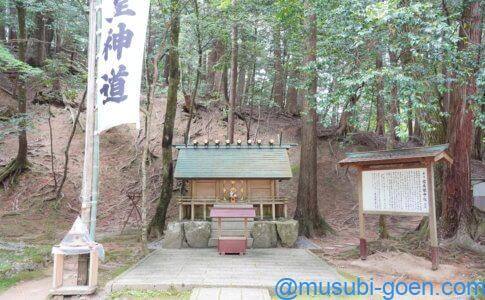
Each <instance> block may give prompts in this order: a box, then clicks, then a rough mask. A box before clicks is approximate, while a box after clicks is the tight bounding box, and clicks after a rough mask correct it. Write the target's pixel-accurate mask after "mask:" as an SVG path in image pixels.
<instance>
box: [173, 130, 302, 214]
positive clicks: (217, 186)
mask: <svg viewBox="0 0 485 300" xmlns="http://www.w3.org/2000/svg"><path fill="white" fill-rule="evenodd" d="M291 146H292V145H277V144H275V143H274V142H273V141H270V142H269V143H268V144H263V143H262V142H261V141H260V140H258V141H257V142H256V143H252V141H250V140H249V141H247V142H246V143H242V142H241V141H240V140H238V141H237V143H236V144H231V143H229V142H228V141H226V142H225V143H223V144H221V143H220V142H219V141H215V142H214V143H209V142H208V141H205V142H203V143H201V144H199V143H198V142H197V141H194V142H193V143H192V144H191V145H177V146H175V147H176V149H177V150H178V159H177V163H176V167H175V173H174V178H175V179H178V180H184V181H185V182H186V184H185V189H183V191H182V192H181V196H180V197H178V199H177V202H178V205H179V219H180V220H206V219H207V218H208V217H209V216H210V208H211V207H213V206H214V204H222V203H227V204H229V203H232V204H235V205H238V204H241V205H242V204H244V205H245V206H246V207H247V206H248V205H252V206H253V207H254V208H255V209H256V218H257V219H259V220H276V219H279V218H287V217H288V212H287V198H286V197H285V196H284V195H281V194H280V191H279V183H280V181H282V180H288V179H290V178H291V177H292V171H291V166H290V160H289V156H288V150H289V149H290V147H291Z"/></svg>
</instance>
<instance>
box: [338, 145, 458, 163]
mask: <svg viewBox="0 0 485 300" xmlns="http://www.w3.org/2000/svg"><path fill="white" fill-rule="evenodd" d="M346 156H347V157H346V158H345V159H343V160H341V161H340V162H339V165H340V166H342V167H345V166H353V167H368V166H374V165H399V164H405V165H408V164H423V163H426V162H440V161H446V162H448V163H450V164H452V163H453V158H452V157H451V156H450V154H449V153H448V144H444V145H436V146H430V147H417V148H403V149H394V150H383V151H370V152H354V153H347V155H346Z"/></svg>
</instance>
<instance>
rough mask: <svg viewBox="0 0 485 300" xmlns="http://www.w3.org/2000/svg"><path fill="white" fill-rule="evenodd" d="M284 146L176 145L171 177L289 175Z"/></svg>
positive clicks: (262, 176) (261, 176)
mask: <svg viewBox="0 0 485 300" xmlns="http://www.w3.org/2000/svg"><path fill="white" fill-rule="evenodd" d="M287 148H288V147H286V146H285V147H283V146H282V147H279V146H273V147H269V146H261V147H258V146H245V145H242V146H237V145H231V146H225V145H221V146H219V147H217V146H203V145H201V146H198V147H194V146H188V147H185V146H178V147H177V149H178V150H179V154H178V159H177V165H176V167H175V174H174V177H175V178H180V179H193V178H274V179H289V178H291V177H292V174H291V167H290V160H289V157H288V152H287Z"/></svg>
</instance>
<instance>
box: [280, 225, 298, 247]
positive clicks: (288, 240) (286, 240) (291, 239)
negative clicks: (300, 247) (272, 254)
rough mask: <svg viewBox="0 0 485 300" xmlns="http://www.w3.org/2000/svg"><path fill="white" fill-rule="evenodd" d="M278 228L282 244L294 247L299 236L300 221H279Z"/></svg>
mask: <svg viewBox="0 0 485 300" xmlns="http://www.w3.org/2000/svg"><path fill="white" fill-rule="evenodd" d="M276 230H277V231H278V236H279V237H280V240H281V245H282V246H283V247H293V245H294V244H295V242H296V239H297V238H298V221H297V220H286V221H277V222H276Z"/></svg>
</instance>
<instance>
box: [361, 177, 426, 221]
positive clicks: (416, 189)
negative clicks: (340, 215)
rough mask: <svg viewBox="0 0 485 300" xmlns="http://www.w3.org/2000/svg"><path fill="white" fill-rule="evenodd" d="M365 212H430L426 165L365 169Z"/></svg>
mask: <svg viewBox="0 0 485 300" xmlns="http://www.w3.org/2000/svg"><path fill="white" fill-rule="evenodd" d="M362 189H363V191H362V192H363V198H364V199H363V200H364V207H363V208H364V212H366V211H369V212H404V213H419V214H427V213H428V212H429V203H428V197H429V195H428V193H429V191H428V176H427V170H426V168H415V169H396V170H380V171H364V172H362Z"/></svg>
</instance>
